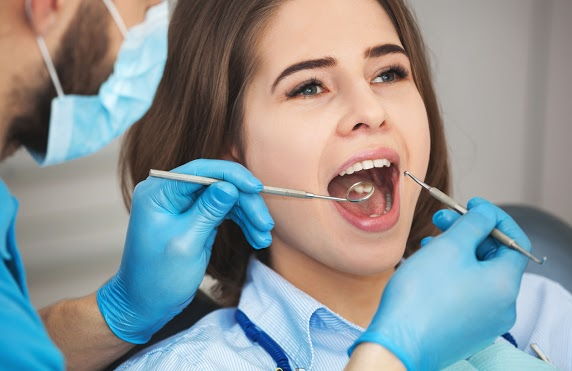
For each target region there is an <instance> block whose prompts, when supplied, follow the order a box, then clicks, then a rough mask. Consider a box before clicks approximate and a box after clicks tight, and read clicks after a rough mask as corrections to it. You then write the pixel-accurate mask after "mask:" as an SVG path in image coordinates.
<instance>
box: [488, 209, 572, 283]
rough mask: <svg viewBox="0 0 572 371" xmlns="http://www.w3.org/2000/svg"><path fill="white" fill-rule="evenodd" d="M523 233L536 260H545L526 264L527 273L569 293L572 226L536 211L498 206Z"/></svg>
mask: <svg viewBox="0 0 572 371" xmlns="http://www.w3.org/2000/svg"><path fill="white" fill-rule="evenodd" d="M499 206H500V207H501V208H502V209H503V210H505V211H506V212H507V213H508V214H509V215H510V216H512V217H513V219H514V220H516V222H517V223H518V225H519V226H520V227H521V228H522V229H523V230H524V232H525V233H526V234H527V236H528V238H529V239H530V241H531V243H532V253H533V255H534V256H536V257H537V258H540V259H542V257H543V256H546V257H547V261H546V262H545V263H544V264H543V265H539V264H536V263H535V262H533V261H529V262H528V266H527V267H526V271H527V272H531V273H535V274H538V275H541V276H544V277H546V278H549V279H551V280H553V281H556V282H558V283H560V284H561V285H562V286H563V287H565V288H566V289H567V290H568V291H571V292H572V226H570V225H569V224H567V223H566V222H565V221H564V220H562V219H560V218H558V217H556V216H555V215H553V214H551V213H549V212H547V211H545V210H542V209H539V208H537V207H533V206H528V205H520V204H500V205H499Z"/></svg>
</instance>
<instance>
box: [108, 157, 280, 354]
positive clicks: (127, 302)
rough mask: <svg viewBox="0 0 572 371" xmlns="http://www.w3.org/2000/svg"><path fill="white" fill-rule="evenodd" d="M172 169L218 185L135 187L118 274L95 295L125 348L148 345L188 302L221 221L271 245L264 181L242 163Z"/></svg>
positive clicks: (155, 182) (161, 182) (154, 182)
mask: <svg viewBox="0 0 572 371" xmlns="http://www.w3.org/2000/svg"><path fill="white" fill-rule="evenodd" d="M174 171H176V172H179V173H185V174H191V175H199V176H206V177H212V178H217V179H223V180H224V181H222V182H218V183H215V184H213V185H210V186H208V187H205V186H202V185H197V184H192V183H187V182H181V181H174V180H167V179H159V178H148V179H146V180H145V181H143V182H141V183H140V184H138V185H137V187H136V188H135V191H134V194H133V202H132V208H131V216H130V220H129V228H128V231H127V238H126V242H125V248H124V252H123V257H122V260H121V265H120V268H119V270H118V272H117V274H116V275H115V276H114V277H113V278H112V279H111V280H110V281H109V282H107V283H106V284H105V285H104V286H103V287H102V288H101V289H100V290H99V291H98V293H97V302H98V305H99V308H100V310H101V313H102V315H103V317H104V318H105V320H106V322H107V324H108V325H109V327H110V328H111V330H112V331H113V332H114V333H115V334H116V335H117V336H118V337H119V338H121V339H123V340H125V341H128V342H131V343H136V344H139V343H145V342H147V341H148V340H149V339H150V338H151V336H152V335H153V334H154V333H155V332H156V331H158V330H159V329H160V328H161V327H162V326H163V325H164V324H165V323H167V322H168V321H169V320H171V319H172V318H173V317H174V316H175V315H177V314H178V313H180V312H181V311H182V310H183V309H184V308H185V307H186V306H187V305H188V304H189V303H190V301H191V300H192V299H193V298H194V295H195V293H196V291H197V290H198V288H199V285H200V284H201V282H202V280H203V278H204V275H205V272H206V268H207V265H208V263H209V260H210V256H211V249H212V246H213V243H214V240H215V236H216V232H217V227H218V226H219V225H220V223H222V221H223V220H225V219H232V220H233V221H235V222H236V223H237V224H239V225H240V227H241V228H242V230H243V232H244V234H245V236H246V238H247V240H248V241H249V243H250V244H251V245H252V246H253V247H255V248H264V247H267V246H269V245H270V243H271V240H272V237H271V235H270V230H271V229H272V227H273V226H274V222H273V220H272V218H271V216H270V214H269V213H268V209H267V207H266V204H265V203H264V201H263V199H262V197H261V196H260V194H259V192H260V190H262V183H260V181H259V180H258V179H256V178H255V177H254V176H253V175H252V174H251V173H250V171H248V170H247V169H246V168H244V167H243V166H242V165H239V164H237V163H234V162H231V161H223V160H195V161H192V162H190V163H188V164H185V165H183V166H181V167H179V168H177V169H175V170H174Z"/></svg>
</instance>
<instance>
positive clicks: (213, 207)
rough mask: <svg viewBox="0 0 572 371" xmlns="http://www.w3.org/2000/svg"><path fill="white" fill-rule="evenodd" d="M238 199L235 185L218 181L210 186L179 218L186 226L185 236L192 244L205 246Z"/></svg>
mask: <svg viewBox="0 0 572 371" xmlns="http://www.w3.org/2000/svg"><path fill="white" fill-rule="evenodd" d="M237 201H238V189H236V187H235V186H234V185H232V184H230V183H227V182H218V183H215V184H212V185H210V186H208V187H207V188H206V190H205V191H204V192H203V193H202V194H201V196H200V197H199V198H198V199H197V201H196V202H195V204H194V205H193V206H192V207H191V208H190V209H189V210H188V211H187V212H186V213H185V214H184V215H183V218H181V219H180V220H179V223H181V225H184V226H186V233H185V235H186V237H184V238H186V239H188V240H190V241H192V244H191V245H197V246H205V244H206V242H207V240H209V236H210V235H211V233H212V231H213V230H214V229H216V228H217V227H218V226H219V225H220V223H222V221H223V220H224V219H225V218H226V216H227V214H228V213H229V212H230V210H232V208H233V207H234V205H235V204H236V202H237ZM209 247H210V246H209Z"/></svg>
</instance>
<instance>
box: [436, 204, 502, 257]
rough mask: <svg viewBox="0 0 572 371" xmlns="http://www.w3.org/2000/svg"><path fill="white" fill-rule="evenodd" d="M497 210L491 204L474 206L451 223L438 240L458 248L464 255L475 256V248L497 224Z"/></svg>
mask: <svg viewBox="0 0 572 371" xmlns="http://www.w3.org/2000/svg"><path fill="white" fill-rule="evenodd" d="M497 209H498V208H496V207H495V206H493V205H492V204H483V205H478V206H475V207H474V208H473V209H471V210H469V211H468V212H467V213H466V214H465V215H463V216H462V217H460V218H459V219H458V220H457V221H456V222H455V223H453V225H452V226H451V227H450V228H449V229H447V231H445V232H444V233H443V234H442V235H441V236H440V238H441V239H442V240H444V241H446V242H447V243H449V244H450V245H453V246H459V247H460V248H461V249H462V251H463V252H465V253H473V254H476V250H477V247H478V246H479V245H480V244H481V243H482V242H483V241H484V240H485V239H486V238H487V237H488V236H489V235H490V233H491V232H492V230H493V229H494V227H495V226H496V224H497Z"/></svg>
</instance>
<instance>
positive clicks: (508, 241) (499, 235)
mask: <svg viewBox="0 0 572 371" xmlns="http://www.w3.org/2000/svg"><path fill="white" fill-rule="evenodd" d="M405 175H407V176H409V177H411V179H413V180H414V181H415V182H416V183H417V184H419V185H420V186H421V187H423V188H424V189H425V190H427V191H428V192H429V194H430V195H431V196H433V197H435V198H436V199H437V200H439V201H441V202H442V203H444V204H445V205H447V206H449V207H450V208H451V209H453V210H455V211H456V212H458V213H459V214H461V215H464V214H466V213H467V211H468V210H467V208H466V207H465V206H463V205H461V204H460V203H458V202H457V201H455V200H453V199H452V198H451V197H449V196H447V195H446V194H445V193H443V192H441V191H440V190H439V189H437V188H435V187H431V186H429V185H427V184H425V183H423V182H422V181H421V180H419V179H417V178H416V177H414V176H413V175H412V174H411V173H410V172H409V171H406V172H405ZM491 236H493V237H494V238H496V239H497V240H498V241H499V242H500V243H502V244H503V245H505V246H507V247H509V248H511V249H514V250H516V251H518V252H520V253H521V254H523V255H525V256H526V257H528V258H529V259H531V260H532V261H534V262H535V263H538V264H543V263H544V262H545V261H546V257H543V258H542V260H540V259H538V258H537V257H535V256H534V255H532V254H531V253H529V252H528V251H526V250H525V249H523V248H522V247H521V246H520V245H519V244H517V243H516V241H515V240H513V239H512V238H510V237H509V236H507V235H506V234H504V233H503V232H501V231H500V230H498V229H497V228H495V229H493V231H492V232H491Z"/></svg>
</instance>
